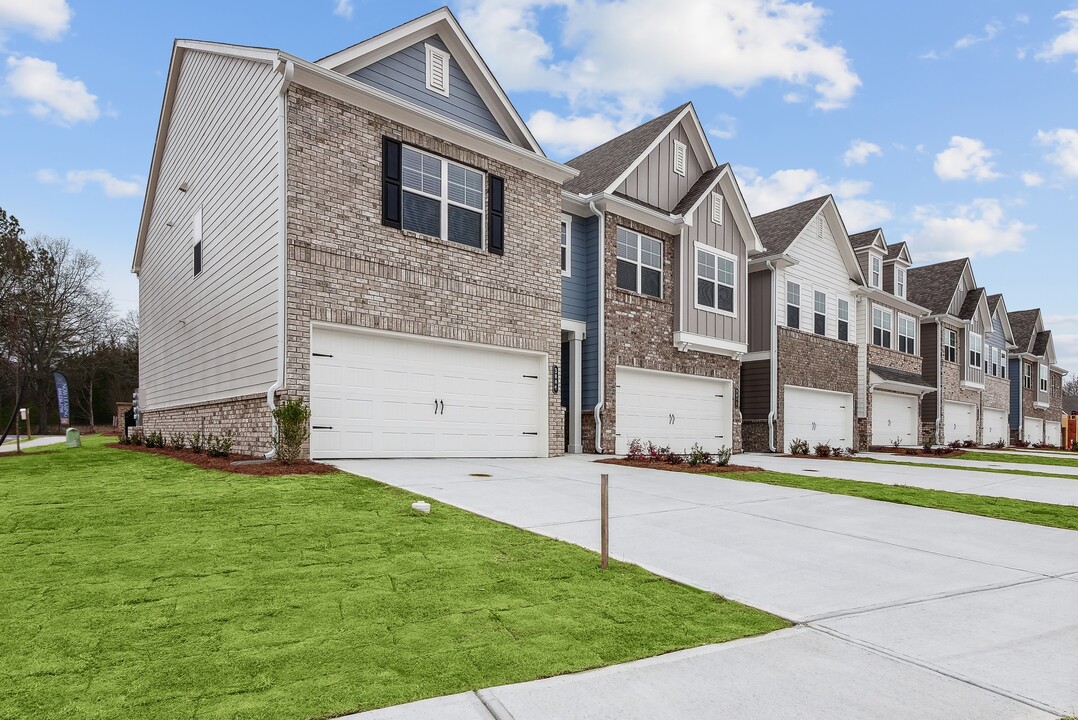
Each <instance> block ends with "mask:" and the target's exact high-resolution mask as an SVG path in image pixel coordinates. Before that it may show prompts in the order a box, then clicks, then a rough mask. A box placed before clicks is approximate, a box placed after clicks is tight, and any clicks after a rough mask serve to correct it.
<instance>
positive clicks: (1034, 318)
mask: <svg viewBox="0 0 1078 720" xmlns="http://www.w3.org/2000/svg"><path fill="white" fill-rule="evenodd" d="M1007 319H1008V320H1009V321H1010V324H1011V329H1012V330H1013V331H1014V344H1015V345H1017V346H1018V350H1019V351H1020V352H1024V353H1027V352H1032V350H1033V340H1034V338H1035V336H1036V334H1037V333H1038V332H1040V331H1041V330H1043V329H1044V321H1043V320H1042V319H1041V311H1040V309H1039V308H1034V309H1033V310H1015V311H1014V312H1012V313H1007Z"/></svg>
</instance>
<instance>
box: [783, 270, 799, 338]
mask: <svg viewBox="0 0 1078 720" xmlns="http://www.w3.org/2000/svg"><path fill="white" fill-rule="evenodd" d="M786 327H788V328H793V329H794V330H797V329H798V328H800V327H801V286H800V285H798V284H797V283H795V282H790V281H787V282H786Z"/></svg>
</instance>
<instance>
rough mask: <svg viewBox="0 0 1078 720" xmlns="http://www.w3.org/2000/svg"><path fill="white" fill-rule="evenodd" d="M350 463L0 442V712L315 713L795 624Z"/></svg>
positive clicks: (92, 441)
mask: <svg viewBox="0 0 1078 720" xmlns="http://www.w3.org/2000/svg"><path fill="white" fill-rule="evenodd" d="M415 499H416V496H414V495H411V494H409V493H406V492H403V491H400V490H397V489H394V488H390V487H387V486H383V485H380V484H378V483H375V482H373V481H370V480H367V479H363V478H358V477H355V476H351V475H347V474H344V473H338V474H332V475H321V476H306V477H298V476H292V477H277V478H258V477H250V476H242V475H232V474H227V473H218V472H208V471H204V470H200V469H198V468H195V467H192V466H189V465H185V464H182V463H179V462H176V461H172V460H169V459H166V458H161V457H157V456H153V455H148V454H141V453H140V454H136V453H130V452H127V451H123V450H117V449H113V448H107V447H104V445H103V441H102V439H101V438H99V437H89V438H84V447H83V448H82V449H80V450H64V451H61V452H55V453H48V454H36V455H26V456H23V457H17V458H0V607H2V608H3V611H2V612H0V657H2V658H3V662H2V663H0V717H13V718H14V717H20V718H30V717H35V718H36V717H42V718H44V717H50V718H51V717H73V718H75V717H77V718H120V717H122V718H125V719H126V718H171V717H192V718H194V717H197V718H200V719H202V718H315V717H331V716H336V715H342V714H345V713H349V712H355V711H359V710H365V709H370V708H375V707H380V706H385V705H391V704H396V703H402V702H407V701H411V700H417V699H420V698H425V697H432V696H437V695H445V694H449V693H456V692H461V691H464V690H468V689H475V688H481V687H486V686H491V685H498V684H502V683H511V682H517V681H523V680H530V679H534V678H539V677H545V676H550V675H556V674H559V673H565V672H572V671H577V670H583V669H586V668H593V667H598V666H602V665H609V664H613V663H619V662H624V661H628V660H632V659H636V658H641V657H645V656H649V655H655V654H659V653H663V652H667V651H671V650H677V649H680V648H686V647H692V646H696V645H701V644H705V643H713V642H722V641H726V640H731V639H734V638H738V637H743V636H746V635H753V634H759V633H764V632H768V631H771V630H775V629H778V628H781V627H785V626H786V625H787V623H785V622H784V621H782V620H780V619H778V618H776V617H773V616H771V615H768V614H766V613H763V612H760V611H758V610H754V609H752V608H748V607H745V606H743V605H739V604H737V603H734V602H730V601H726V600H723V599H721V598H718V597H716V596H714V595H710V594H708V593H705V592H702V591H699V590H695V589H692V588H688V587H685V586H682V585H678V584H675V583H672V582H669V581H666V580H663V579H660V578H658V577H656V576H654V575H652V574H650V573H648V572H646V571H644V570H642V569H641V568H639V567H636V566H633V565H628V564H624V563H617V562H612V563H611V568H610V570H608V571H607V572H605V573H604V572H602V571H600V570H599V569H598V558H597V556H596V555H595V554H594V553H592V552H589V551H586V550H584V549H581V548H578V547H576V546H573V545H569V544H566V543H561V542H557V541H555V540H550V539H546V538H542V537H540V536H538V535H534V534H532V533H529V532H525V531H522V530H518V529H515V528H512V527H509V526H506V525H502V524H500V523H496V522H493V521H490V520H486V519H484V518H480V517H478V516H476V515H472V514H470V513H467V512H464V511H461V510H457V509H454V508H451V507H448V506H445V505H442V504H435V506H434V511H433V513H432V514H431V515H429V516H422V515H417V514H414V513H413V512H412V511H411V510H410V508H409V505H410V503H411V502H413V501H414V500H415Z"/></svg>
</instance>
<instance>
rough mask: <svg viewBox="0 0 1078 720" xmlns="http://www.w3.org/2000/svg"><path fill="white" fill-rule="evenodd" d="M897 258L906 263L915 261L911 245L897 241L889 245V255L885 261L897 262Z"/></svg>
mask: <svg viewBox="0 0 1078 720" xmlns="http://www.w3.org/2000/svg"><path fill="white" fill-rule="evenodd" d="M896 260H897V261H899V262H904V263H912V262H913V258H912V257H911V256H910V250H909V247H908V246H907V245H906V243H905V242H897V243H894V244H893V245H888V246H887V257H886V258H885V259H884V261H885V262H895V261H896Z"/></svg>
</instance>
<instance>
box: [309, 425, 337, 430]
mask: <svg viewBox="0 0 1078 720" xmlns="http://www.w3.org/2000/svg"><path fill="white" fill-rule="evenodd" d="M311 428H312V429H314V430H332V429H333V426H332V425H312V426H311Z"/></svg>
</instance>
